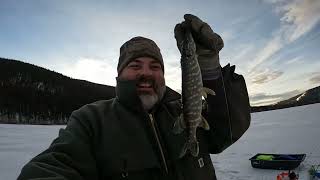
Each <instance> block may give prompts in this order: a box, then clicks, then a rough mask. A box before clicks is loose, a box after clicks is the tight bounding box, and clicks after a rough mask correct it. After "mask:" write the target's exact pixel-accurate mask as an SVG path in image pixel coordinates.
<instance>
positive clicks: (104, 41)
mask: <svg viewBox="0 0 320 180" xmlns="http://www.w3.org/2000/svg"><path fill="white" fill-rule="evenodd" d="M127 2H129V1H121V2H112V3H111V2H108V1H103V2H100V1H99V2H98V1H91V2H87V1H77V3H76V4H75V3H72V2H71V1H62V0H57V1H35V0H31V1H23V2H21V1H20V2H19V1H15V0H3V1H1V2H0V23H1V24H2V28H1V29H0V57H3V58H7V59H14V60H18V61H22V62H26V63H29V64H34V65H37V66H39V67H43V68H46V69H50V70H51V71H55V72H58V73H61V74H63V75H65V76H68V77H71V78H73V79H80V80H86V81H90V82H93V83H98V84H104V85H109V86H115V84H116V81H115V77H116V76H117V71H116V66H117V61H118V56H119V48H120V46H121V45H122V44H123V43H124V42H125V41H127V40H129V39H130V38H132V37H134V36H144V37H147V38H150V39H152V40H154V41H155V42H156V43H157V44H158V46H159V47H160V49H161V52H162V55H163V59H164V64H165V65H164V66H165V78H166V84H167V86H169V87H170V88H172V89H174V90H176V91H180V89H181V70H180V54H179V51H178V49H177V47H176V42H175V39H174V34H173V29H174V26H175V24H177V23H180V22H182V21H183V15H184V14H186V13H191V14H194V15H196V16H198V17H199V18H200V19H202V20H203V21H205V22H207V23H208V24H209V25H210V26H211V27H212V29H213V30H214V31H215V32H216V33H218V34H219V35H220V36H221V37H222V38H223V40H224V43H225V47H224V48H223V49H222V50H221V51H220V63H221V66H222V67H223V66H225V65H226V64H228V63H230V64H231V65H236V71H235V72H236V73H238V74H241V75H243V76H244V78H245V80H246V83H247V88H248V93H249V96H250V104H251V105H252V106H260V105H267V104H272V103H275V102H279V101H281V100H285V99H288V98H290V97H294V96H295V95H298V94H301V93H303V92H304V91H306V90H308V89H312V88H314V87H317V86H319V85H320V72H319V69H320V61H319V57H320V51H319V50H318V44H320V23H319V22H320V1H315V0H259V1H255V0H250V1H244V0H241V1H236V2H234V1H218V0H214V1H209V0H206V1H202V2H201V3H199V2H198V3H196V2H192V1H189V0H186V1H178V2H170V1H168V0H165V1H154V2H149V1H134V2H132V1H130V2H131V4H130V6H129V5H127ZM128 4H129V3H128Z"/></svg>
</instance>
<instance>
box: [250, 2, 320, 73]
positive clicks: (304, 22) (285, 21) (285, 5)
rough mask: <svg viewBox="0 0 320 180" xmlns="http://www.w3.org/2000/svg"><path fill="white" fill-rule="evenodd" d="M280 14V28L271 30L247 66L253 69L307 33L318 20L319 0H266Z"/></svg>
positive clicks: (319, 11)
mask: <svg viewBox="0 0 320 180" xmlns="http://www.w3.org/2000/svg"><path fill="white" fill-rule="evenodd" d="M265 2H267V3H271V4H272V5H274V7H275V12H276V13H279V14H280V19H279V21H280V28H279V29H278V30H276V31H274V32H273V35H272V37H271V40H270V41H269V42H267V43H266V45H265V47H264V48H263V49H262V50H261V51H260V52H259V53H258V54H257V56H256V58H255V61H254V62H253V63H252V64H251V66H250V67H249V71H254V70H255V69H256V68H257V67H259V65H260V64H262V63H263V62H264V61H266V60H268V59H269V58H270V57H271V56H272V55H274V54H275V53H277V52H278V51H279V50H280V49H281V48H283V47H284V46H286V45H288V44H290V43H292V42H293V41H295V40H297V39H298V38H300V37H301V36H303V35H304V34H306V33H308V32H309V31H311V30H312V28H313V27H315V26H316V25H317V24H318V23H319V21H320V1H317V0H267V1H265Z"/></svg>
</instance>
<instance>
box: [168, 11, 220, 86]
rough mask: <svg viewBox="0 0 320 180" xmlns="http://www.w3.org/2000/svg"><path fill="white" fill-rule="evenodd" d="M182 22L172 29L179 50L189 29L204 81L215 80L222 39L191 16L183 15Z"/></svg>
mask: <svg viewBox="0 0 320 180" xmlns="http://www.w3.org/2000/svg"><path fill="white" fill-rule="evenodd" d="M184 19H185V20H184V21H183V22H182V23H180V24H177V25H176V27H175V28H174V36H175V38H176V41H177V46H178V48H179V50H180V47H181V43H182V41H183V39H184V33H185V29H186V28H190V29H191V33H192V36H193V38H194V41H195V43H196V46H197V55H198V61H199V65H200V68H201V73H202V78H203V79H204V80H210V79H217V78H218V77H219V75H220V68H221V66H220V62H219V51H220V50H221V49H222V48H223V40H222V38H221V37H220V36H219V35H218V34H216V33H215V32H213V31H212V29H211V28H210V26H209V25H208V24H207V23H205V22H203V21H202V20H201V19H199V18H198V17H197V16H194V15H192V14H185V15H184Z"/></svg>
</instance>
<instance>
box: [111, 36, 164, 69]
mask: <svg viewBox="0 0 320 180" xmlns="http://www.w3.org/2000/svg"><path fill="white" fill-rule="evenodd" d="M138 57H152V58H154V59H156V60H158V61H159V62H160V64H161V67H162V71H163V72H164V66H163V59H162V55H161V52H160V49H159V47H158V46H157V44H156V43H155V42H154V41H152V40H151V39H148V38H145V37H141V36H138V37H134V38H132V39H130V40H129V41H127V42H125V43H124V44H123V45H122V46H121V48H120V57H119V62H118V67H117V70H118V74H120V73H121V71H122V70H123V68H125V67H126V66H127V65H128V64H129V63H130V62H131V61H132V60H134V59H135V58H138Z"/></svg>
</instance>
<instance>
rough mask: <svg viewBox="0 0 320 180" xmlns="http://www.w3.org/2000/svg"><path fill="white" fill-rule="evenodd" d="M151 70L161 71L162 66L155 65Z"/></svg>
mask: <svg viewBox="0 0 320 180" xmlns="http://www.w3.org/2000/svg"><path fill="white" fill-rule="evenodd" d="M151 68H152V69H155V70H158V69H161V66H160V65H158V64H155V65H151Z"/></svg>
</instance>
